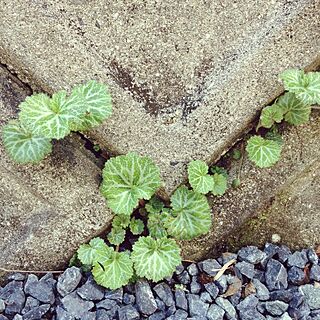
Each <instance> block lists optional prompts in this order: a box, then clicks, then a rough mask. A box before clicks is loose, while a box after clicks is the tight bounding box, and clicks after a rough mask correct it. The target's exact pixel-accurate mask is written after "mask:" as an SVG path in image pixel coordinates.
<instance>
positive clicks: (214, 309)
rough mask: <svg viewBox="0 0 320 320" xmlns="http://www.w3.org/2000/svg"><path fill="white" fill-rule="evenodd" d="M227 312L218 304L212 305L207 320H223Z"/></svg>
mask: <svg viewBox="0 0 320 320" xmlns="http://www.w3.org/2000/svg"><path fill="white" fill-rule="evenodd" d="M224 314H225V311H224V310H223V309H222V308H221V307H219V306H218V305H217V304H212V305H211V306H210V307H209V309H208V313H207V318H208V319H209V320H223V317H224Z"/></svg>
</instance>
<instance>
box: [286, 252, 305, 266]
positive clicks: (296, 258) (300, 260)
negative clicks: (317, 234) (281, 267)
mask: <svg viewBox="0 0 320 320" xmlns="http://www.w3.org/2000/svg"><path fill="white" fill-rule="evenodd" d="M307 263H308V257H307V253H306V252H305V251H296V252H295V253H293V254H291V255H290V256H289V257H288V266H289V267H298V268H301V269H303V268H304V267H305V266H306V264H307Z"/></svg>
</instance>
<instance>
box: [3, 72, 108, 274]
mask: <svg viewBox="0 0 320 320" xmlns="http://www.w3.org/2000/svg"><path fill="white" fill-rule="evenodd" d="M27 94H30V90H28V88H26V87H24V86H23V85H22V84H21V83H20V82H19V81H18V80H17V79H16V78H15V77H13V76H12V75H10V74H9V73H8V72H7V71H6V70H5V69H3V68H2V67H0V115H1V117H0V130H1V127H2V126H3V125H4V124H5V123H6V122H7V121H8V120H9V119H11V118H13V117H14V116H15V113H16V109H17V105H18V104H19V102H20V101H21V100H23V99H24V98H25V96H26V95H27ZM100 175H101V170H100V168H99V167H98V165H97V163H96V160H95V158H94V156H92V155H91V153H90V152H89V151H88V150H86V149H85V148H84V147H83V141H81V139H80V138H79V137H77V136H76V135H74V136H73V137H71V138H70V139H66V140H64V141H61V142H59V143H56V144H55V146H54V151H53V153H52V155H51V156H50V157H48V158H47V159H45V160H44V161H43V162H42V163H41V164H40V165H17V164H15V163H13V162H12V161H11V160H10V159H9V158H8V157H7V155H6V153H5V151H4V149H3V145H2V142H1V141H0V217H1V219H0V252H1V254H0V266H1V267H5V268H12V269H19V268H20V269H30V268H35V269H37V270H43V269H49V270H50V269H56V268H59V267H60V266H61V265H65V263H66V262H67V261H68V260H69V258H70V257H71V256H72V255H73V253H74V252H75V250H76V249H77V248H78V246H79V245H80V244H82V243H83V242H85V241H87V239H88V238H89V237H91V236H93V235H94V234H97V233H100V232H102V230H103V229H104V228H105V227H106V226H107V225H108V224H109V222H110V220H111V212H110V211H109V210H108V209H107V208H106V203H105V201H104V199H103V197H102V196H101V195H100V194H99V190H98V187H99V183H100ZM0 273H1V272H0Z"/></svg>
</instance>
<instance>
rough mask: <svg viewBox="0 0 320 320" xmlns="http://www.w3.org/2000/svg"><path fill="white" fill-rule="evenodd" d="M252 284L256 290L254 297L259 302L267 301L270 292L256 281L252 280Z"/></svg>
mask: <svg viewBox="0 0 320 320" xmlns="http://www.w3.org/2000/svg"><path fill="white" fill-rule="evenodd" d="M252 283H253V285H254V287H255V289H256V296H257V298H258V299H259V300H261V301H266V300H269V298H270V292H269V290H268V288H267V287H266V286H265V285H264V284H263V283H262V282H261V281H259V280H258V279H253V280H252Z"/></svg>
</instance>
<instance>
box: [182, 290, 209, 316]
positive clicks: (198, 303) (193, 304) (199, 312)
mask: <svg viewBox="0 0 320 320" xmlns="http://www.w3.org/2000/svg"><path fill="white" fill-rule="evenodd" d="M187 300H188V304H189V312H190V315H191V317H194V316H205V315H206V314H207V311H208V308H209V304H208V303H205V302H203V301H202V300H201V299H200V297H199V296H198V295H196V294H187Z"/></svg>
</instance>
